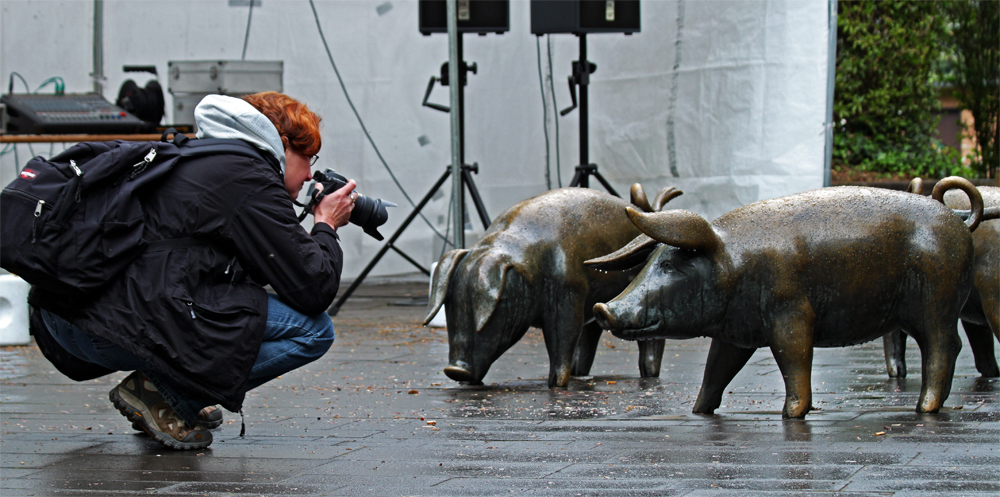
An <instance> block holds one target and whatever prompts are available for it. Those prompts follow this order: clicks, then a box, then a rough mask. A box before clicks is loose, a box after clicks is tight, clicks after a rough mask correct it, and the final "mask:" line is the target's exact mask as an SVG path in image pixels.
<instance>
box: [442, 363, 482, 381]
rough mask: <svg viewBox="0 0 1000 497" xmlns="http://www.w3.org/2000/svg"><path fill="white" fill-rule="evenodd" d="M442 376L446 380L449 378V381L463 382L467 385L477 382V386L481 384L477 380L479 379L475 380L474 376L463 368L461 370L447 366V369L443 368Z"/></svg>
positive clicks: (457, 367) (459, 367) (458, 367)
mask: <svg viewBox="0 0 1000 497" xmlns="http://www.w3.org/2000/svg"><path fill="white" fill-rule="evenodd" d="M444 374H445V375H446V376H447V377H448V378H451V379H453V380H455V381H464V382H468V383H477V382H478V383H479V384H482V382H481V381H480V380H479V378H476V377H475V376H473V374H472V372H470V371H469V370H468V369H465V368H463V367H461V366H448V367H446V368H444Z"/></svg>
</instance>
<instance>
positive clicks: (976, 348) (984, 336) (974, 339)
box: [962, 319, 1000, 378]
mask: <svg viewBox="0 0 1000 497" xmlns="http://www.w3.org/2000/svg"><path fill="white" fill-rule="evenodd" d="M962 326H963V327H964V328H965V336H967V337H968V338H969V347H970V348H972V357H974V358H975V360H976V369H977V370H979V373H980V374H982V375H983V376H984V377H986V378H996V377H997V376H1000V368H998V367H997V358H996V356H995V355H994V353H993V334H992V333H990V327H989V326H983V325H979V324H975V323H972V322H969V321H966V320H964V319H963V320H962Z"/></svg>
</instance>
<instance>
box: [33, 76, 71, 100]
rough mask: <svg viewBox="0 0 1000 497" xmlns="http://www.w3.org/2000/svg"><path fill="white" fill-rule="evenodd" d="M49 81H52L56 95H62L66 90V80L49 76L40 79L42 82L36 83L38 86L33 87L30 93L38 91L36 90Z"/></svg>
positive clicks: (43, 86) (46, 84)
mask: <svg viewBox="0 0 1000 497" xmlns="http://www.w3.org/2000/svg"><path fill="white" fill-rule="evenodd" d="M49 83H53V84H54V85H55V87H56V95H62V94H63V93H64V92H65V91H66V82H65V81H63V79H62V78H60V77H59V76H52V77H51V78H49V79H46V80H45V81H42V84H40V85H38V88H35V91H33V92H32V93H38V90H41V89H42V88H45V87H46V86H48V84H49Z"/></svg>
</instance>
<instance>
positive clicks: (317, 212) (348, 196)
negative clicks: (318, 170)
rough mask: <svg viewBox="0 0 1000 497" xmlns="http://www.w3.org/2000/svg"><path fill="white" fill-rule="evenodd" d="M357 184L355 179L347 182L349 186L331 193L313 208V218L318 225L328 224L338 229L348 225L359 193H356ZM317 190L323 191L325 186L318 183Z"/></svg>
mask: <svg viewBox="0 0 1000 497" xmlns="http://www.w3.org/2000/svg"><path fill="white" fill-rule="evenodd" d="M357 186H358V185H357V183H355V182H354V180H353V179H350V180H347V184H346V185H344V186H343V187H341V188H340V189H338V190H334V191H333V192H331V193H329V194H328V195H326V196H325V197H323V199H322V200H320V202H319V204H316V207H313V217H314V218H315V221H316V222H317V223H326V224H329V225H330V226H332V227H333V229H337V228H339V227H341V226H344V225H345V224H347V223H348V222H349V221H350V219H351V211H353V210H354V201H355V200H357V198H358V195H359V193H358V192H356V191H354V188H355V187H357ZM316 189H317V190H319V191H323V185H322V184H321V183H316Z"/></svg>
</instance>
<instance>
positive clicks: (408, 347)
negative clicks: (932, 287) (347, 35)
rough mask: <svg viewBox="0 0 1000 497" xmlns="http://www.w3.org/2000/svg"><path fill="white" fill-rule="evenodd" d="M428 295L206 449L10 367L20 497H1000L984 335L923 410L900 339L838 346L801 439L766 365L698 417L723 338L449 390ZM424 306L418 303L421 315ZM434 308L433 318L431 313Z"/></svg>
mask: <svg viewBox="0 0 1000 497" xmlns="http://www.w3.org/2000/svg"><path fill="white" fill-rule="evenodd" d="M426 293H427V291H426V284H425V283H424V284H395V285H383V286H376V285H364V286H362V287H361V288H360V289H359V291H358V292H357V293H356V294H355V295H354V296H352V298H351V299H350V300H348V302H347V304H346V305H345V306H344V308H343V309H342V310H341V312H340V314H339V315H338V316H336V317H335V318H334V324H335V326H336V328H337V340H336V343H335V344H334V345H333V348H332V349H331V350H330V352H329V353H327V354H326V356H324V357H323V358H322V359H320V360H319V361H317V362H315V363H313V364H310V365H308V366H306V367H305V368H302V369H300V370H297V371H293V372H291V373H289V374H287V375H285V376H284V377H282V378H280V379H278V380H275V381H273V382H271V383H269V384H267V385H264V386H262V387H261V388H259V389H257V390H255V391H253V392H250V394H249V395H248V396H247V401H246V405H245V409H244V413H245V421H246V428H247V433H246V436H245V437H240V435H239V433H240V416H239V415H234V414H232V413H228V412H227V413H226V421H225V423H224V424H223V426H222V427H221V428H219V429H217V430H216V431H215V432H214V436H215V442H214V443H213V444H212V446H211V447H209V448H208V449H205V450H202V451H184V452H177V451H172V450H168V449H164V448H162V447H161V446H160V445H159V444H157V443H156V442H154V441H152V440H151V439H149V438H148V437H146V436H145V435H141V434H137V433H136V432H134V431H133V430H132V429H131V427H130V424H129V423H128V421H126V420H125V418H123V417H122V416H121V415H119V414H118V412H117V411H116V410H115V409H114V408H113V407H112V406H111V404H110V402H108V397H107V393H108V390H110V389H111V388H112V387H113V386H114V385H115V384H116V383H117V382H118V381H120V380H121V379H122V378H124V376H125V374H126V373H118V374H115V375H112V376H108V377H105V378H101V379H98V380H93V381H88V382H84V383H74V382H72V381H71V380H69V379H67V378H65V377H63V376H62V375H60V374H59V373H57V372H56V371H55V369H54V368H53V367H52V366H51V365H50V364H49V363H48V362H47V361H46V360H45V359H44V358H43V357H42V356H41V354H40V352H39V351H38V349H37V348H35V347H8V348H3V349H0V401H2V403H0V422H2V432H0V433H2V440H0V494H2V495H3V496H4V497H11V496H19V495H60V496H68V495H138V494H152V495H165V496H170V495H177V496H180V495H184V496H192V495H208V496H219V495H238V496H248V495H268V496H270V495H289V496H301V495H307V496H311V495H332V496H368V495H374V496H403V495H435V496H436V495H440V496H452V495H454V496H463V495H470V496H487V495H559V496H576V495H602V496H605V495H627V496H641V495H650V496H653V495H656V496H682V495H683V496H701V495H713V496H715V495H741V496H742V495H751V496H753V495H761V496H765V495H766V496H771V495H796V496H800V495H828V494H837V495H839V496H860V495H880V496H881V495H885V496H902V495H934V496H939V495H954V496H959V495H962V496H980V495H982V496H987V495H988V496H995V495H998V493H1000V379H984V378H981V377H980V376H979V374H978V372H977V371H976V370H975V367H974V366H973V362H972V355H971V353H970V352H969V350H968V343H967V342H965V337H964V334H963V337H962V338H963V345H964V348H963V350H962V353H961V355H960V356H959V359H958V367H957V370H956V374H955V379H954V383H953V387H952V392H951V396H950V397H949V398H948V400H947V402H946V403H945V408H944V409H943V410H942V411H941V413H939V414H934V415H918V414H916V413H915V412H914V408H915V406H916V403H917V396H918V394H919V389H920V360H919V353H918V351H917V349H916V346H915V345H914V343H913V341H912V340H910V341H909V342H908V346H909V348H908V350H907V360H908V363H909V377H908V378H906V379H902V380H890V379H889V378H888V377H887V375H886V374H885V365H884V361H883V359H882V350H881V341H876V342H870V343H867V344H864V345H860V346H855V347H849V348H840V349H817V351H816V354H815V362H814V366H813V388H814V405H815V406H816V407H817V408H819V410H818V411H814V412H811V413H810V414H808V415H807V416H806V420H805V421H783V420H782V419H781V406H782V403H783V401H784V392H783V386H782V382H781V375H780V373H779V372H778V369H777V366H776V365H775V362H774V360H773V358H772V357H771V354H770V352H769V351H767V350H760V351H758V352H757V353H756V355H754V357H753V358H752V359H751V360H750V363H749V364H748V365H747V367H746V368H744V369H743V371H742V372H740V374H739V375H737V377H736V379H735V380H734V381H733V383H732V384H731V385H730V387H729V389H728V390H727V392H729V393H727V395H725V396H724V397H723V405H722V407H721V408H720V409H719V410H718V411H717V413H716V415H715V416H700V415H695V414H692V413H691V407H692V405H693V402H694V399H695V397H696V396H697V393H698V389H699V387H700V383H701V375H702V368H703V367H704V361H705V357H706V356H707V353H708V345H709V341H708V340H707V339H696V340H688V341H668V342H667V347H666V352H665V354H664V360H663V362H664V364H663V368H662V371H661V374H660V377H659V378H657V379H640V378H639V374H638V366H637V357H638V348H637V347H636V345H635V344H634V343H631V342H625V341H621V340H618V339H616V338H614V337H612V336H611V335H606V336H605V338H604V339H603V340H602V345H601V346H600V348H599V349H598V353H599V355H598V356H597V358H596V360H595V362H594V367H593V370H592V373H593V376H589V377H585V378H575V379H574V380H573V381H572V382H571V383H570V386H569V388H568V389H565V390H550V389H548V388H547V387H546V378H547V375H548V360H547V356H546V353H545V346H544V343H543V342H542V338H541V334H540V332H538V331H537V330H531V331H529V332H528V334H527V335H526V336H525V338H524V339H523V340H522V341H521V342H520V343H518V344H517V345H516V346H515V347H513V348H512V349H511V350H509V351H508V352H507V353H506V354H505V355H504V356H503V357H501V358H500V360H499V361H498V362H497V363H495V364H494V365H493V367H492V368H491V370H490V372H489V374H488V375H487V376H486V378H485V380H484V381H485V383H486V384H485V385H484V386H479V387H470V386H462V385H459V384H457V383H455V382H453V381H451V380H449V379H448V378H447V377H445V376H444V374H443V372H442V370H443V368H444V366H445V365H446V362H447V356H448V344H447V334H446V332H445V331H444V330H443V329H429V328H422V327H421V326H420V320H421V319H422V317H423V313H424V311H425V306H423V305H419V304H420V300H419V297H421V296H422V297H426ZM413 297H417V298H416V299H414V298H413ZM410 304H417V305H410Z"/></svg>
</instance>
